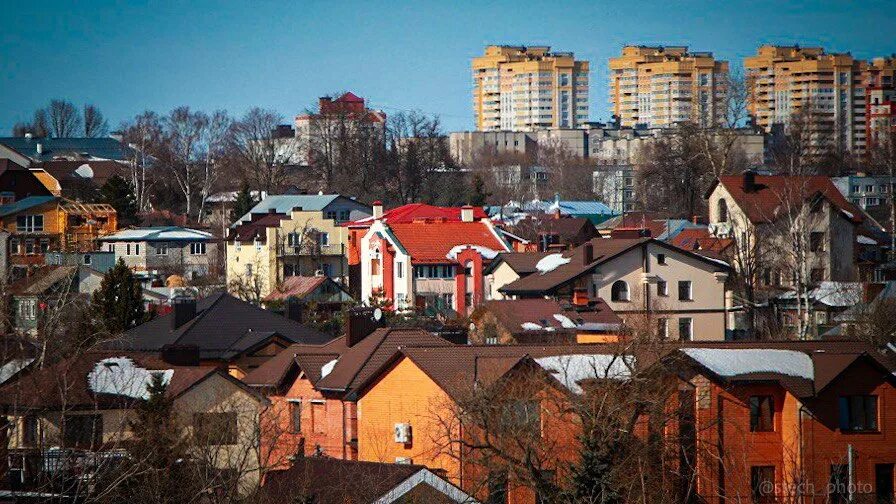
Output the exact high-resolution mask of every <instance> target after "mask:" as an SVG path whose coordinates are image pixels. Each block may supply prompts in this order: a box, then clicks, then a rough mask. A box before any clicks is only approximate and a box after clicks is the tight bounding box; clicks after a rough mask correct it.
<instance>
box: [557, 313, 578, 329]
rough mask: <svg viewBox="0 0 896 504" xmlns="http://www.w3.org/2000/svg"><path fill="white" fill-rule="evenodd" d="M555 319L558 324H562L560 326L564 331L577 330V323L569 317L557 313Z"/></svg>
mask: <svg viewBox="0 0 896 504" xmlns="http://www.w3.org/2000/svg"><path fill="white" fill-rule="evenodd" d="M554 318H555V319H557V322H560V325H561V326H563V328H564V329H575V328H576V323H575V322H573V321H572V319H570V318H569V317H567V316H566V315H564V314H562V313H555V314H554Z"/></svg>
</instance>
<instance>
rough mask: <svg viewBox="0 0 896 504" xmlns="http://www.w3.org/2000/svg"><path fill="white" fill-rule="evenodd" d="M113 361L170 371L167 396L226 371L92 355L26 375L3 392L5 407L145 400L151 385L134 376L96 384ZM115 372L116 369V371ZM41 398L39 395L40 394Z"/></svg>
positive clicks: (140, 356) (136, 356) (142, 357)
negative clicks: (147, 386)
mask: <svg viewBox="0 0 896 504" xmlns="http://www.w3.org/2000/svg"><path fill="white" fill-rule="evenodd" d="M107 360H114V361H122V360H126V361H129V362H130V363H132V365H133V366H134V367H135V368H136V370H137V371H138V372H139V371H141V370H142V371H143V372H145V371H161V372H164V371H170V373H169V374H168V376H167V379H168V388H167V391H166V392H167V394H168V395H169V396H170V397H178V396H180V395H182V394H183V393H185V392H186V391H187V390H189V389H191V388H192V387H194V386H195V385H196V384H197V383H199V382H201V381H203V380H205V379H206V378H208V377H209V376H211V375H214V374H216V373H222V375H223V372H222V371H220V370H218V369H217V368H215V367H213V366H205V367H199V366H172V365H171V364H169V363H167V362H165V361H163V360H162V359H160V358H159V357H158V356H157V355H154V354H149V353H140V352H122V351H90V352H86V353H84V354H82V355H79V356H76V357H72V358H69V359H64V360H62V361H60V362H57V363H55V364H53V365H51V366H47V367H44V368H42V369H34V370H32V371H31V372H27V373H25V374H24V375H23V376H21V377H19V378H18V379H17V380H16V381H13V382H11V383H9V384H7V385H5V386H3V387H2V388H0V406H5V407H7V408H11V407H12V408H18V409H32V408H33V409H54V408H61V407H65V408H71V409H78V408H94V407H96V408H99V409H109V408H127V407H132V406H133V405H134V404H135V403H136V402H138V401H141V400H142V397H140V395H141V394H143V393H145V381H144V380H143V378H145V377H141V376H135V375H134V374H131V375H130V376H129V377H127V379H119V380H106V381H105V382H104V383H100V384H99V385H98V383H97V382H93V383H92V382H91V380H90V375H91V372H93V371H94V370H95V369H97V368H98V367H99V368H101V369H102V368H103V366H104V365H103V362H104V361H107ZM110 369H112V368H110ZM37 390H39V391H41V393H34V391H37Z"/></svg>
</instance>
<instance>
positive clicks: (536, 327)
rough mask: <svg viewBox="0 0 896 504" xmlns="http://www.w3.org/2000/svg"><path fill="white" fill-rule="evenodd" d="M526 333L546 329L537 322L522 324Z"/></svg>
mask: <svg viewBox="0 0 896 504" xmlns="http://www.w3.org/2000/svg"><path fill="white" fill-rule="evenodd" d="M520 326H521V327H522V328H523V330H524V331H541V330H543V329H544V327H541V326H540V325H538V324H536V323H535V322H523V323H522V324H520Z"/></svg>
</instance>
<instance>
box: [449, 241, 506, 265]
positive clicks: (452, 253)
mask: <svg viewBox="0 0 896 504" xmlns="http://www.w3.org/2000/svg"><path fill="white" fill-rule="evenodd" d="M467 248H471V249H473V250H475V251H476V252H478V253H479V255H481V256H482V257H483V258H484V259H494V258H495V256H496V255H498V254H499V253H500V252H498V251H497V250H492V249H490V248H488V247H483V246H482V245H455V246H453V247H451V250H449V251H448V253H447V254H445V258H446V259H451V260H452V261H456V260H457V254H460V253H461V252H463V251H464V250H465V249H467Z"/></svg>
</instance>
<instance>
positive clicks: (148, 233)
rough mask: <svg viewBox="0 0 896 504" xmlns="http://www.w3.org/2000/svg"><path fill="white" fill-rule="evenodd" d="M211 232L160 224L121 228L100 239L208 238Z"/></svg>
mask: <svg viewBox="0 0 896 504" xmlns="http://www.w3.org/2000/svg"><path fill="white" fill-rule="evenodd" d="M210 239H212V234H211V233H209V232H206V231H200V230H198V229H190V228H184V227H179V226H161V227H145V228H133V229H123V230H121V231H119V232H117V233H115V234H111V235H108V236H103V237H101V238H100V240H102V241H166V240H210Z"/></svg>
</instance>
